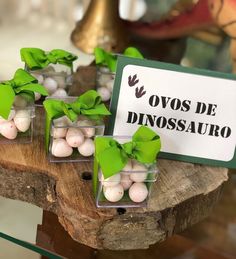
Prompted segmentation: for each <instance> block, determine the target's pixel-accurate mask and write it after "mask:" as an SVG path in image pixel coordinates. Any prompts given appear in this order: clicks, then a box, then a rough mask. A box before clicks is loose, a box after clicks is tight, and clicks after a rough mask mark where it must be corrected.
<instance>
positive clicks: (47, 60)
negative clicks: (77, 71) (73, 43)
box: [20, 48, 78, 70]
mask: <svg viewBox="0 0 236 259" xmlns="http://www.w3.org/2000/svg"><path fill="white" fill-rule="evenodd" d="M20 54H21V60H22V61H23V62H25V64H26V65H27V66H28V67H29V68H30V69H31V70H37V69H42V68H45V67H47V66H48V65H49V64H57V63H59V64H62V65H65V66H68V67H70V68H71V69H72V67H73V61H75V60H76V59H77V58H78V57H77V56H75V55H74V54H72V53H70V52H67V51H65V50H62V49H54V50H51V51H49V52H48V53H47V52H46V51H44V50H42V49H38V48H22V49H21V50H20Z"/></svg>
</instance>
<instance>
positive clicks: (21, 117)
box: [13, 110, 31, 132]
mask: <svg viewBox="0 0 236 259" xmlns="http://www.w3.org/2000/svg"><path fill="white" fill-rule="evenodd" d="M13 120H14V123H15V125H16V127H17V129H18V130H19V131H21V132H26V131H27V130H28V129H29V127H30V123H31V118H30V111H29V110H18V111H16V115H15V117H14V119H13Z"/></svg>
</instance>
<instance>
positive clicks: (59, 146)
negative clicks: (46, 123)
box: [51, 138, 73, 157]
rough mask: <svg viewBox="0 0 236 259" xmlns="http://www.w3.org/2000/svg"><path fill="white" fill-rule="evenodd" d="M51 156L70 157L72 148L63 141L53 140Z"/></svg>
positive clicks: (60, 139)
mask: <svg viewBox="0 0 236 259" xmlns="http://www.w3.org/2000/svg"><path fill="white" fill-rule="evenodd" d="M51 152H52V155H54V156H56V157H68V156H70V155H72V153H73V148H72V147H70V146H69V145H68V143H67V142H66V140H65V139H62V138H59V139H54V140H53V142H52V150H51Z"/></svg>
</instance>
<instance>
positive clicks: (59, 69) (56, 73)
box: [25, 64, 73, 105]
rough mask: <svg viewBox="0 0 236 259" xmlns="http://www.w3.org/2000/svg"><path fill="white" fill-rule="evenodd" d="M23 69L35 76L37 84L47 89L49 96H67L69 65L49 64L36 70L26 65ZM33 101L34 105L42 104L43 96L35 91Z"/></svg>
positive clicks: (70, 75)
mask: <svg viewBox="0 0 236 259" xmlns="http://www.w3.org/2000/svg"><path fill="white" fill-rule="evenodd" d="M25 70H26V71H28V72H29V73H30V74H31V75H32V76H34V77H35V78H37V80H38V82H39V84H42V85H43V86H44V87H45V88H46V89H47V91H48V93H49V96H52V97H59V98H65V97H67V96H68V94H69V88H70V86H71V85H72V73H73V70H72V69H71V68H70V67H68V66H64V65H61V64H50V65H49V66H48V67H46V68H43V69H38V70H30V69H29V68H28V67H27V66H26V67H25ZM35 101H36V105H42V102H43V101H44V97H41V95H40V94H37V93H36V95H35Z"/></svg>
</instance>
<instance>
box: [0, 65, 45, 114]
mask: <svg viewBox="0 0 236 259" xmlns="http://www.w3.org/2000/svg"><path fill="white" fill-rule="evenodd" d="M34 92H36V93H40V94H41V95H44V96H46V95H48V92H47V90H46V89H45V88H44V86H42V85H40V84H38V80H37V79H36V78H35V77H33V76H31V75H30V74H29V73H28V72H26V71H25V70H23V69H21V68H20V69H17V70H16V72H15V75H14V78H13V79H11V80H8V81H4V82H2V83H1V84H0V115H1V116H2V117H3V118H4V119H7V118H8V116H9V113H10V111H11V107H12V105H13V102H14V99H15V96H16V95H21V96H22V97H24V98H25V99H26V100H27V101H30V102H34Z"/></svg>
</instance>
